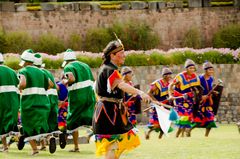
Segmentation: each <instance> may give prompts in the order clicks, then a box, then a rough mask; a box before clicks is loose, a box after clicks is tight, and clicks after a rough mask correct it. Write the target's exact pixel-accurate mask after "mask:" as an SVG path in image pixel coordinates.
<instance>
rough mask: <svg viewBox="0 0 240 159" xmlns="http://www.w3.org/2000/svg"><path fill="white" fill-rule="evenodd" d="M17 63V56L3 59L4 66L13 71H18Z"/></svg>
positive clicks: (18, 60)
mask: <svg viewBox="0 0 240 159" xmlns="http://www.w3.org/2000/svg"><path fill="white" fill-rule="evenodd" d="M19 62H20V57H18V56H8V57H5V58H4V64H5V65H7V66H9V67H11V68H12V69H14V70H18V69H20V66H19Z"/></svg>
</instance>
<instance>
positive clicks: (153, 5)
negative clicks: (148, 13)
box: [148, 2, 158, 10]
mask: <svg viewBox="0 0 240 159" xmlns="http://www.w3.org/2000/svg"><path fill="white" fill-rule="evenodd" d="M148 8H149V9H150V10H157V8H158V7H157V2H148Z"/></svg>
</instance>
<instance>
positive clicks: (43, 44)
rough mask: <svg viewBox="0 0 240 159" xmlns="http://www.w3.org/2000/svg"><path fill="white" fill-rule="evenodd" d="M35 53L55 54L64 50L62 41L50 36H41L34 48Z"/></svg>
mask: <svg viewBox="0 0 240 159" xmlns="http://www.w3.org/2000/svg"><path fill="white" fill-rule="evenodd" d="M34 50H35V51H36V52H45V53H49V54H53V55H55V54H57V53H60V52H63V51H65V50H66V48H65V47H64V43H63V41H62V40H60V39H59V38H57V37H56V36H54V35H52V34H43V35H41V36H40V37H39V39H38V40H37V42H36V45H35V46H34Z"/></svg>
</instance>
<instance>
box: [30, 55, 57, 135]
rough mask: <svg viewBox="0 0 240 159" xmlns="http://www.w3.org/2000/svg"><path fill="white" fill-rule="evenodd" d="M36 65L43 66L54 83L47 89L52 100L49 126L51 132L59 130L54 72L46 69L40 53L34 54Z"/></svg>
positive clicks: (50, 100)
mask: <svg viewBox="0 0 240 159" xmlns="http://www.w3.org/2000/svg"><path fill="white" fill-rule="evenodd" d="M33 64H34V65H35V66H37V67H39V68H41V67H42V69H41V70H42V71H43V72H44V73H45V74H46V75H47V77H48V78H49V79H50V80H51V82H52V83H53V84H54V86H53V88H50V89H48V90H47V95H48V98H49V102H50V114H49V118H48V126H49V132H51V133H53V132H56V131H58V121H57V116H58V94H57V87H56V84H55V82H54V76H53V75H52V73H51V72H50V71H48V70H46V69H44V68H43V67H44V64H43V62H42V56H41V55H40V54H38V53H36V54H35V55H34V63H33Z"/></svg>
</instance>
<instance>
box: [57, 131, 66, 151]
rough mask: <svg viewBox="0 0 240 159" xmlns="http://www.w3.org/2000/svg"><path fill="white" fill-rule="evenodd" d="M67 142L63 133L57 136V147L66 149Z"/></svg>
mask: <svg viewBox="0 0 240 159" xmlns="http://www.w3.org/2000/svg"><path fill="white" fill-rule="evenodd" d="M66 144H67V141H66V135H65V133H61V134H59V145H60V147H61V149H64V148H65V147H66Z"/></svg>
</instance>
